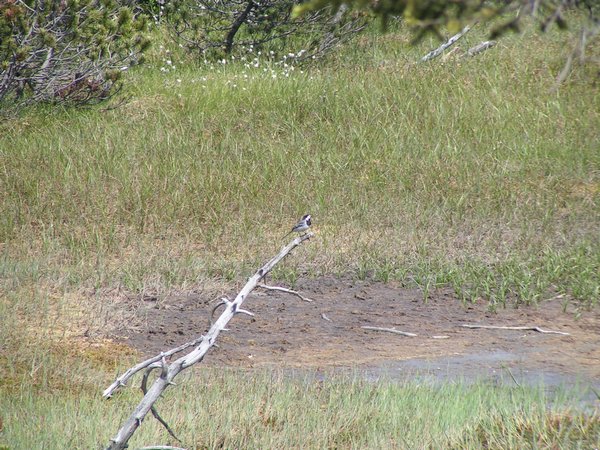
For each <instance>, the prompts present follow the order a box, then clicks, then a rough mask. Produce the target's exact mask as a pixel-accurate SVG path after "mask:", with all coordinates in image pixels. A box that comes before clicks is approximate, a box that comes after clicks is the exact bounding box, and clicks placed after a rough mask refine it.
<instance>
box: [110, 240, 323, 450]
mask: <svg viewBox="0 0 600 450" xmlns="http://www.w3.org/2000/svg"><path fill="white" fill-rule="evenodd" d="M313 236H314V235H313V234H312V233H307V234H304V235H302V236H298V237H297V238H295V239H294V240H293V241H291V242H290V243H289V244H288V245H286V246H285V247H283V248H282V249H281V251H280V252H279V254H277V255H276V256H275V257H273V258H272V259H271V260H270V261H269V262H267V263H266V264H265V265H264V266H262V267H261V268H260V269H258V270H257V271H256V273H255V274H254V275H252V277H250V278H249V279H248V282H247V283H246V284H245V286H244V287H243V288H242V290H241V291H240V292H239V293H238V295H237V296H236V298H235V300H233V301H230V300H227V299H223V302H224V303H225V305H226V306H225V310H224V311H223V312H222V313H221V315H220V316H219V318H218V319H217V320H216V321H215V322H214V323H213V324H212V326H211V327H210V329H209V330H208V332H207V333H206V335H204V336H201V337H199V338H198V339H196V340H194V341H192V342H191V343H187V344H183V345H182V346H180V347H177V349H173V350H169V351H168V352H165V353H161V354H160V355H157V356H155V357H154V358H150V359H148V360H146V361H144V362H143V363H140V364H138V365H136V366H135V367H133V368H131V369H129V370H128V371H127V372H126V373H125V374H124V375H123V376H121V377H119V379H117V381H115V382H114V383H113V384H112V385H111V386H110V387H109V388H108V389H106V390H105V391H104V394H103V395H104V397H110V396H111V395H112V394H113V393H114V392H115V391H116V390H117V389H118V388H119V387H120V386H122V385H123V384H124V383H125V382H126V381H127V379H129V378H131V376H133V375H134V374H135V373H136V372H139V371H140V370H143V369H145V368H150V367H154V368H162V370H161V374H160V376H159V377H158V378H157V379H156V380H155V381H154V383H153V384H152V386H150V389H148V391H147V393H146V395H144V397H143V398H142V400H141V401H140V403H139V404H138V405H137V407H136V408H135V410H134V411H133V413H132V414H131V416H130V417H129V418H128V419H127V420H126V421H125V423H124V424H123V425H122V426H121V428H120V429H119V431H118V432H117V434H116V435H115V437H113V438H112V439H111V441H110V444H109V446H108V447H107V450H123V449H125V448H126V447H127V442H128V441H129V439H130V438H131V436H133V433H135V431H136V430H137V428H138V427H139V426H140V425H141V423H142V421H143V420H144V418H145V417H146V415H147V414H148V412H149V411H150V410H151V409H152V406H153V405H154V403H155V402H156V401H157V400H158V398H159V397H160V396H161V394H162V393H163V392H164V391H165V389H167V387H169V386H170V385H172V384H174V383H173V380H174V379H175V377H176V376H177V375H178V374H179V373H180V372H181V371H183V370H185V369H187V368H188V367H191V366H193V365H194V364H196V363H198V362H200V361H202V359H203V358H204V356H205V355H206V353H207V352H208V351H209V350H210V348H211V347H212V346H214V345H215V341H216V340H217V337H218V336H219V334H220V333H221V331H223V330H225V329H226V326H227V324H228V323H229V321H230V320H231V319H233V317H234V316H235V315H236V314H248V315H252V313H251V312H250V311H246V310H244V309H242V308H241V306H242V304H243V303H244V301H245V300H246V299H247V298H248V294H250V292H252V290H253V289H254V288H256V287H257V285H258V284H259V282H260V281H261V280H262V279H263V278H264V277H265V275H266V274H268V273H269V272H270V271H271V270H272V269H273V267H275V266H276V265H277V263H279V262H280V261H281V260H282V259H283V258H285V256H287V255H288V254H289V253H290V252H291V251H292V250H293V249H294V248H295V247H297V246H298V245H300V244H301V243H302V242H304V241H306V240H307V239H310V238H311V237H313ZM195 344H197V347H196V348H195V349H194V350H192V351H191V352H190V353H188V354H187V355H184V356H181V357H180V358H178V359H177V360H175V361H173V362H172V363H170V364H167V363H166V358H165V356H166V355H167V354H168V355H172V354H174V353H177V352H178V351H181V350H182V349H184V348H187V347H190V346H192V345H195ZM159 361H160V362H159ZM125 375H127V376H125Z"/></svg>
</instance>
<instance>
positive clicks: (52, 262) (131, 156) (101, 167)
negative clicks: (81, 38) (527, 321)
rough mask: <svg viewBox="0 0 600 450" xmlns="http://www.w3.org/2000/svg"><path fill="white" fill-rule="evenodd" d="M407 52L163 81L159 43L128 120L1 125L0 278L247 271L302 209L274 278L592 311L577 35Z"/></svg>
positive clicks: (379, 40)
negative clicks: (347, 276) (561, 74)
mask: <svg viewBox="0 0 600 450" xmlns="http://www.w3.org/2000/svg"><path fill="white" fill-rule="evenodd" d="M478 33H479V34H478ZM482 37H484V34H483V33H482V32H481V31H479V32H477V31H476V32H473V33H472V34H470V35H467V37H466V38H465V39H464V40H463V41H461V42H460V44H459V45H461V46H463V47H465V48H466V47H467V46H468V45H470V44H474V43H476V42H478V39H479V38H482ZM407 41H408V37H407V36H406V35H404V34H402V33H396V34H391V35H385V36H384V37H376V36H372V35H370V34H367V35H365V36H363V37H362V38H360V39H359V40H358V41H355V43H353V44H352V45H351V46H350V47H349V48H348V49H346V50H344V51H342V52H341V53H340V54H338V55H336V56H335V57H333V58H331V59H330V60H329V61H328V62H327V63H325V64H322V65H321V66H317V67H313V68H308V69H305V70H304V71H302V72H303V73H301V69H300V68H299V67H298V68H296V69H295V70H294V71H289V70H288V69H286V71H287V72H286V71H284V69H283V68H282V66H281V65H277V64H275V63H273V62H271V63H268V62H266V60H261V61H260V66H259V67H258V68H255V67H253V66H252V64H251V65H250V67H249V68H244V67H243V64H242V63H241V62H237V63H234V64H232V63H231V62H230V63H229V64H227V65H219V64H217V65H216V66H210V65H202V64H200V65H197V64H193V63H191V62H189V61H182V62H181V63H180V61H179V60H177V61H174V63H175V62H176V63H177V64H176V65H177V66H178V68H177V69H176V70H174V71H171V72H169V73H163V72H161V71H160V70H159V69H158V66H160V65H161V64H162V60H164V59H165V58H172V59H173V60H175V59H176V58H177V57H178V56H177V53H176V52H173V53H169V54H166V53H164V51H165V50H164V49H163V50H159V49H155V55H154V56H153V58H151V60H152V61H154V63H153V65H151V66H150V67H147V68H144V69H138V70H136V71H134V72H133V73H132V74H131V76H130V80H129V81H130V83H131V84H130V88H129V91H128V92H129V93H130V95H131V99H130V101H129V102H128V103H127V104H125V105H123V106H121V107H119V108H117V109H115V110H111V111H103V110H101V109H97V108H94V109H90V110H84V111H81V110H66V111H57V110H55V109H54V110H52V109H51V110H48V109H40V110H39V111H31V112H30V113H28V114H27V115H26V116H25V117H22V118H19V119H17V120H13V121H11V122H9V123H5V124H4V125H3V126H2V134H1V136H0V149H1V150H0V180H1V183H2V185H1V186H2V189H1V192H2V197H3V201H2V204H1V205H2V206H1V208H2V211H0V212H1V214H0V238H1V240H2V241H3V242H4V245H3V246H2V258H1V264H2V266H1V267H0V269H1V272H2V273H3V274H5V276H6V278H8V279H12V282H21V281H18V280H22V282H24V283H27V279H29V280H30V281H29V282H31V280H32V279H33V280H34V281H35V282H37V281H39V280H47V281H49V282H50V283H51V284H54V285H58V286H61V287H62V286H71V287H80V286H85V287H107V286H108V287H110V286H115V285H123V286H125V287H126V288H128V289H130V290H132V291H142V290H144V289H147V288H149V287H150V286H151V287H154V288H156V287H158V288H161V289H170V288H186V287H189V286H191V285H194V286H197V285H198V284H200V283H201V282H202V281H203V280H205V279H207V278H208V279H211V278H213V279H214V278H224V279H226V280H233V279H243V277H244V276H245V275H246V273H247V271H248V270H249V269H250V268H253V267H255V266H256V264H258V263H259V262H261V261H263V260H264V259H265V258H266V257H268V256H269V255H271V254H272V253H273V252H274V251H275V249H277V248H278V246H279V245H280V243H281V242H280V235H282V234H283V233H284V232H285V231H286V230H287V227H289V224H290V223H291V222H292V221H293V220H295V219H296V218H297V216H299V215H301V214H303V213H305V212H307V211H308V212H311V213H312V214H313V216H314V217H315V224H316V225H315V229H316V230H317V233H318V238H317V239H316V240H314V241H313V242H312V243H311V245H310V246H307V248H306V250H303V253H302V254H301V255H300V257H298V258H296V259H294V260H290V261H289V262H288V263H287V266H286V267H285V268H283V269H282V270H281V271H280V272H278V273H277V274H278V275H280V276H284V277H286V278H289V279H292V280H293V279H294V278H297V276H298V274H309V275H320V274H328V273H348V272H352V273H355V274H357V275H358V276H372V275H375V276H376V277H379V278H381V279H384V280H387V279H390V278H391V279H399V280H401V281H405V282H413V281H414V280H417V285H419V286H427V285H431V286H437V285H439V284H440V283H441V284H444V283H449V284H451V285H453V286H455V288H456V289H457V291H460V292H461V293H462V292H465V295H464V296H465V298H474V297H478V296H483V297H485V298H487V299H495V300H494V301H496V302H501V303H504V302H506V301H523V302H532V301H537V300H539V299H542V298H544V297H545V296H546V295H548V293H549V292H550V293H555V291H559V292H561V293H568V294H570V295H572V296H574V297H575V298H577V299H579V300H581V301H583V302H584V304H585V305H588V306H589V305H592V304H595V303H597V301H598V297H599V292H598V286H599V285H600V283H599V278H598V273H599V272H600V264H599V259H598V254H599V252H598V249H599V244H598V239H597V236H598V231H599V227H598V225H599V223H600V220H599V219H600V217H599V211H600V208H599V206H600V205H599V203H600V183H599V180H598V173H599V172H598V168H599V166H600V153H599V152H598V146H599V144H600V142H599V139H598V133H597V130H598V129H599V126H600V114H599V111H600V100H599V99H600V95H598V88H597V86H595V85H593V84H592V83H591V78H586V77H585V73H583V74H582V72H585V71H581V70H580V71H578V72H576V73H575V75H574V76H573V77H572V79H571V80H569V82H568V83H567V84H566V85H564V86H563V87H562V88H561V89H560V90H558V91H553V90H552V87H553V83H554V76H555V75H556V73H557V70H559V69H560V65H561V64H562V62H563V61H564V56H565V53H566V49H564V48H562V47H561V46H562V45H563V43H564V36H563V35H558V34H552V33H550V34H549V35H544V36H540V35H538V34H536V33H534V32H533V31H528V32H526V33H525V34H524V35H518V36H509V37H506V38H505V39H504V40H502V41H501V42H500V44H499V45H498V46H497V47H496V48H494V49H492V50H490V51H489V52H487V53H485V54H483V55H481V56H480V57H478V58H474V59H470V60H460V59H459V60H450V61H448V62H446V63H443V64H442V63H440V62H433V63H431V64H427V65H414V64H413V63H412V61H416V60H417V59H418V57H419V55H421V54H423V53H424V52H426V51H427V49H429V48H431V47H432V46H435V45H436V42H435V41H430V42H423V43H422V44H420V45H419V46H417V47H414V48H411V47H409V46H407V44H406V42H407ZM181 57H182V56H179V58H181ZM261 58H262V57H261ZM265 70H266V71H265ZM285 73H288V74H289V76H288V77H286V76H285ZM273 75H275V76H276V77H277V78H273ZM590 77H591V75H590ZM574 261H575V262H576V264H577V265H578V267H582V268H583V272H582V271H580V270H573V265H572V264H573V262H574ZM465 268H466V269H465ZM32 270H34V271H35V272H36V273H35V274H32V273H31V271H32ZM459 273H460V274H461V275H460V276H459V275H458V274H459ZM32 277H33V278H32ZM419 280H421V281H419ZM423 280H425V281H423ZM461 295H462V294H461Z"/></svg>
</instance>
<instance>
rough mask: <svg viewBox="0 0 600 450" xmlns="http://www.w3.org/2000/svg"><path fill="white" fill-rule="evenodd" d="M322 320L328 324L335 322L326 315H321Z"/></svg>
mask: <svg viewBox="0 0 600 450" xmlns="http://www.w3.org/2000/svg"><path fill="white" fill-rule="evenodd" d="M321 318H322V319H323V320H326V321H327V322H333V320H331V319H330V318H329V317H327V316H326V315H325V313H321Z"/></svg>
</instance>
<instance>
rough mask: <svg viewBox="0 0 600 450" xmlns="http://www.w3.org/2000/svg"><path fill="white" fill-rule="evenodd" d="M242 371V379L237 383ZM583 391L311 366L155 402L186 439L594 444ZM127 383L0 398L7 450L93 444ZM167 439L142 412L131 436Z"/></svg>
mask: <svg viewBox="0 0 600 450" xmlns="http://www.w3.org/2000/svg"><path fill="white" fill-rule="evenodd" d="M240 379H243V380H244V382H243V383H240ZM581 394H582V392H577V391H575V390H571V391H561V392H558V393H556V394H555V395H554V396H553V397H552V398H550V397H548V395H547V394H546V393H545V391H544V389H543V388H542V387H540V388H535V389H532V388H526V389H522V388H518V387H516V386H515V387H508V386H497V385H496V386H495V385H490V384H486V383H483V382H479V383H473V384H462V383H455V384H453V383H448V384H444V385H439V386H435V385H434V386H432V385H423V384H419V383H417V382H409V383H405V384H404V383H398V382H393V381H390V380H380V381H378V382H377V383H372V382H366V381H361V380H360V379H358V378H354V377H352V376H342V375H339V374H338V375H332V376H331V377H328V378H326V379H325V380H324V381H318V380H317V379H316V378H315V374H305V375H304V376H296V377H294V378H291V379H290V376H289V374H288V375H285V374H283V373H280V372H273V371H270V372H262V371H259V372H243V371H242V372H240V371H232V370H222V369H219V370H216V369H214V370H202V371H198V372H196V373H195V374H194V375H192V376H191V378H190V377H188V379H187V381H186V382H185V383H183V384H179V385H178V387H177V389H174V390H172V391H170V392H168V393H167V395H166V396H165V398H163V399H162V400H161V401H160V402H159V404H158V409H159V412H160V413H161V415H162V416H163V418H165V420H167V421H168V422H169V424H170V425H171V427H172V428H173V429H174V431H175V432H176V433H177V434H178V435H179V437H180V439H182V441H183V444H184V446H185V447H186V448H196V449H203V448H315V449H316V448H381V449H387V448H482V447H484V446H485V448H494V449H501V448H593V447H594V445H596V444H597V442H598V439H600V418H598V416H591V417H590V416H586V415H585V414H583V413H581V412H580V408H579V406H578V401H579V398H580V395H581ZM135 398H138V394H137V392H135V391H131V390H129V391H125V392H124V393H122V394H121V395H119V396H117V397H116V398H115V399H113V400H111V401H110V402H106V401H103V400H101V399H100V398H99V397H98V395H90V394H89V393H81V394H80V395H78V396H77V397H74V396H68V397H66V398H65V397H56V396H55V395H52V394H48V393H40V394H33V393H32V392H31V391H30V390H23V391H19V392H13V393H11V394H8V395H2V396H1V397H0V410H1V411H3V413H2V416H3V420H4V430H3V433H2V434H1V435H0V445H5V446H6V445H7V446H8V447H9V448H10V449H14V450H18V449H32V450H33V449H41V448H69V449H71V448H73V449H74V448H81V449H99V448H102V444H106V442H107V441H108V439H109V438H110V437H111V433H114V432H115V431H116V430H117V429H118V427H119V425H120V423H121V422H122V421H123V420H124V419H125V417H126V415H127V414H128V413H129V411H130V409H131V404H132V403H133V402H134V399H135ZM167 442H170V443H171V445H177V442H175V441H174V440H173V439H172V438H171V437H169V436H168V435H167V434H166V432H165V431H164V430H163V429H161V426H160V425H159V424H158V422H156V421H155V420H154V419H153V418H151V417H149V418H148V419H147V420H146V421H145V422H144V423H143V425H142V426H141V427H140V429H139V430H138V433H136V435H135V436H134V437H133V439H132V441H131V443H130V444H131V445H130V446H131V447H132V448H137V447H140V446H142V445H149V444H150V443H155V444H158V443H162V444H163V445H164V444H165V443H167Z"/></svg>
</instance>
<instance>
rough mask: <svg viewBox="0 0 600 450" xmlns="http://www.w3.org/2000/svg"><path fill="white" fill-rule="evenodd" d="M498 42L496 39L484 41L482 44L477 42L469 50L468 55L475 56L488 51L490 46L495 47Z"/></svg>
mask: <svg viewBox="0 0 600 450" xmlns="http://www.w3.org/2000/svg"><path fill="white" fill-rule="evenodd" d="M496 44H497V42H496V41H483V42H481V43H480V44H477V45H476V46H474V47H471V48H470V49H469V50H467V56H475V55H477V54H479V53H481V52H484V51H486V50H487V49H489V48H492V47H494V46H495V45H496Z"/></svg>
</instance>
